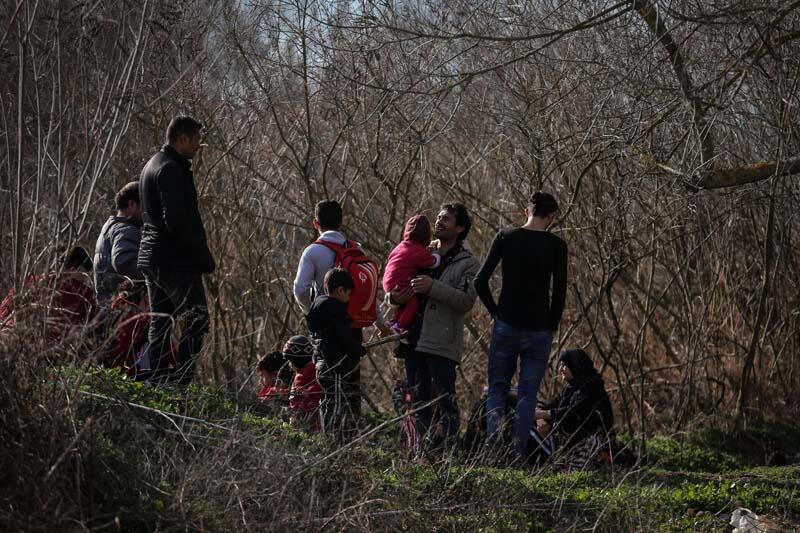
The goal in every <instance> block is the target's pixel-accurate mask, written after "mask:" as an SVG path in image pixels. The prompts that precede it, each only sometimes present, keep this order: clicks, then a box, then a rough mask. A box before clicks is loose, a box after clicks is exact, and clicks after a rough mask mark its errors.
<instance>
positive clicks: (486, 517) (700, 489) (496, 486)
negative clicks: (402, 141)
mask: <svg viewBox="0 0 800 533" xmlns="http://www.w3.org/2000/svg"><path fill="white" fill-rule="evenodd" d="M65 372H67V374H62V375H61V376H60V377H59V380H58V381H59V383H58V384H57V386H59V387H65V388H66V390H72V391H73V392H75V394H74V397H75V399H76V400H77V402H76V403H77V405H79V408H78V410H77V413H78V416H77V420H78V421H79V422H78V423H79V424H87V423H88V421H90V420H91V424H90V425H91V431H92V433H93V435H94V440H93V441H92V442H93V443H92V449H91V450H90V451H89V452H87V453H89V454H90V455H91V458H92V460H91V462H90V465H91V466H90V468H89V470H90V471H89V472H88V473H87V474H86V476H87V480H88V482H87V483H88V484H89V485H90V488H89V489H87V490H88V491H89V492H88V493H87V500H88V501H89V503H90V505H91V506H92V518H91V523H90V524H89V525H91V526H92V527H95V528H98V529H106V528H108V529H116V528H117V527H120V526H122V527H123V528H124V529H139V530H153V529H163V530H173V529H174V530H178V529H180V530H183V529H184V528H189V529H210V530H229V529H233V528H242V527H249V528H252V529H257V530H258V529H275V530H280V529H285V528H287V527H298V526H302V527H311V528H314V529H317V528H320V527H323V526H324V527H327V528H331V529H347V530H350V529H380V530H385V529H391V530H408V529H410V530H419V529H428V530H430V529H435V530H454V531H455V530H458V531H464V530H484V531H503V530H519V529H527V530H564V531H571V530H581V529H584V528H592V527H595V526H597V527H598V529H599V530H660V531H667V530H674V531H683V530H693V531H698V530H716V529H720V530H725V526H726V524H727V520H728V518H727V516H726V515H729V513H730V512H731V511H732V510H733V509H734V508H736V507H738V506H745V507H748V508H750V509H752V510H754V511H755V512H757V513H766V514H768V515H769V516H771V517H774V518H776V519H778V520H781V521H782V522H783V523H784V524H793V523H797V522H798V520H800V491H798V481H800V468H798V467H797V466H790V467H776V468H767V467H743V466H741V465H745V464H747V463H748V462H749V461H748V458H749V457H750V455H751V453H749V452H748V453H745V452H744V451H743V449H742V447H741V446H738V445H737V444H736V441H734V440H733V439H730V438H728V437H726V436H725V435H724V434H722V433H719V432H714V431H702V432H695V433H694V434H692V435H691V436H689V437H684V438H683V439H682V440H680V441H679V440H677V439H676V438H672V437H656V438H653V439H651V440H649V441H648V450H649V452H648V461H647V463H648V466H643V467H640V468H637V469H635V470H632V471H623V470H614V471H611V470H602V471H597V472H576V473H556V472H552V471H540V472H538V473H532V472H531V471H525V470H517V469H497V468H490V467H486V466H482V465H481V464H480V463H477V462H476V463H471V462H469V461H466V460H461V461H457V463H458V464H456V465H455V466H440V467H433V466H423V465H420V464H415V463H411V462H409V461H407V460H406V458H405V454H404V451H403V449H402V446H401V444H400V440H401V439H400V438H399V436H398V432H399V430H398V429H397V424H396V423H392V422H389V423H386V424H384V425H383V426H382V427H381V428H380V429H378V430H376V431H374V432H372V433H371V434H369V435H367V436H365V437H364V438H362V439H360V440H359V441H358V442H356V443H355V444H352V445H350V446H348V447H345V448H337V446H335V445H334V444H332V443H329V442H325V441H324V440H323V439H322V438H321V437H319V436H310V435H307V434H305V433H304V432H302V431H298V430H296V429H295V428H291V427H289V426H288V425H287V424H285V423H284V422H282V421H281V420H280V419H279V418H278V417H276V416H275V414H274V413H271V412H270V411H269V409H268V408H266V407H265V406H264V405H259V404H257V403H250V404H242V403H241V402H239V403H236V402H234V401H232V400H230V399H228V398H227V397H226V395H225V394H223V393H215V392H213V391H209V390H207V389H196V388H195V389H192V390H190V391H189V393H188V394H185V395H179V394H177V393H175V392H174V391H169V390H161V389H153V388H149V387H143V386H142V385H140V384H136V383H132V382H130V381H127V380H124V379H121V378H120V377H118V376H117V375H116V374H114V373H113V372H106V371H92V372H91V373H90V374H85V373H79V372H75V371H65ZM78 390H80V393H77V391H78ZM371 421H372V422H374V424H375V426H379V425H380V424H381V423H382V422H385V421H386V420H379V419H377V418H374V419H373V420H371ZM757 436H758V437H759V438H760V439H762V440H771V441H773V445H774V446H778V447H781V448H783V449H784V450H786V451H788V452H796V451H797V450H796V449H794V448H792V447H795V448H796V447H797V446H800V438H798V437H800V436H799V435H798V433H797V431H796V430H795V431H793V430H792V429H791V428H788V427H786V426H781V425H778V424H773V425H770V426H767V427H764V428H760V429H759V431H758V432H757Z"/></svg>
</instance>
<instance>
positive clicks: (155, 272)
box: [139, 116, 215, 385]
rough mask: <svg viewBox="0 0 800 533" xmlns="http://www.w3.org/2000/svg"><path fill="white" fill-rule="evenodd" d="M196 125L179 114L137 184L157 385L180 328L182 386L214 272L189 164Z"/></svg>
mask: <svg viewBox="0 0 800 533" xmlns="http://www.w3.org/2000/svg"><path fill="white" fill-rule="evenodd" d="M201 129H202V125H201V124H200V123H199V122H197V121H196V120H194V119H193V118H191V117H186V116H179V117H176V118H174V119H172V121H171V122H170V124H169V127H168V128H167V139H166V140H167V143H166V144H165V145H164V146H163V147H162V148H161V150H159V151H158V152H157V153H156V154H155V155H154V156H153V157H152V158H151V159H150V161H148V162H147V165H145V167H144V169H143V170H142V176H141V180H140V184H139V190H140V205H141V207H142V215H143V220H144V226H143V229H142V241H141V246H140V249H139V269H140V270H141V271H142V272H143V273H144V276H145V281H146V283H147V293H148V296H149V298H150V306H151V310H152V312H153V317H152V320H151V321H150V330H149V333H148V339H149V341H150V368H151V371H150V373H149V374H148V376H147V378H148V379H150V380H153V381H157V382H162V381H164V380H165V378H167V377H170V374H171V373H172V371H171V370H170V369H169V368H168V365H167V355H168V354H167V351H168V350H169V349H170V345H171V343H170V328H171V325H172V323H173V321H176V322H177V323H178V324H179V325H180V329H181V333H182V334H181V339H180V343H179V348H178V368H177V369H176V371H175V373H174V374H175V375H174V376H172V378H173V379H174V381H176V382H177V383H178V384H180V385H188V384H189V383H190V382H191V380H192V376H193V375H194V369H195V365H196V361H197V357H198V355H199V354H200V350H201V348H202V345H203V336H204V335H205V333H206V332H207V331H208V306H207V304H206V293H205V289H204V288H203V279H202V274H210V273H211V272H213V271H214V267H215V263H214V258H213V257H212V256H211V252H210V250H209V248H208V243H207V241H206V232H205V228H204V226H203V221H202V219H201V218H200V211H199V209H198V205H197V189H196V188H195V184H194V175H193V174H192V166H191V163H190V160H191V159H192V158H193V157H194V155H195V154H196V153H197V151H198V150H199V149H200V130H201Z"/></svg>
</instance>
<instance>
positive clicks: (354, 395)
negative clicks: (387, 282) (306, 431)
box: [306, 268, 366, 435]
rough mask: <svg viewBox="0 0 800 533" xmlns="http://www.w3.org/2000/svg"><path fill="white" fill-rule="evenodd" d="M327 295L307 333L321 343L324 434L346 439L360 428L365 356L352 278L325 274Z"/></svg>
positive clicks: (318, 363)
mask: <svg viewBox="0 0 800 533" xmlns="http://www.w3.org/2000/svg"><path fill="white" fill-rule="evenodd" d="M324 286H325V291H326V293H327V294H323V295H320V296H317V298H316V299H314V302H313V303H312V304H311V309H310V310H309V312H308V315H306V321H307V322H308V329H309V331H311V334H312V335H313V336H314V337H315V339H317V340H318V341H319V350H318V352H317V356H316V370H317V379H318V380H319V384H320V386H321V387H322V390H323V397H322V402H321V403H320V414H321V415H322V416H321V418H322V424H323V426H322V428H323V430H324V431H325V432H328V433H336V434H340V435H343V434H344V433H353V432H354V431H355V430H356V428H357V421H358V415H359V413H360V412H361V405H360V403H361V393H360V379H361V375H360V372H359V364H360V361H361V356H362V355H364V354H365V353H366V351H365V350H364V347H363V346H362V345H361V339H360V331H359V330H354V329H353V327H352V321H351V319H350V316H349V315H348V314H347V304H348V302H349V301H350V295H351V294H352V292H353V288H354V283H353V279H352V278H351V277H350V274H349V273H348V272H347V271H346V270H344V269H341V268H334V269H332V270H329V271H328V273H327V274H325V280H324Z"/></svg>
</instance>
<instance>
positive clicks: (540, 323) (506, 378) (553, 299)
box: [475, 192, 567, 460]
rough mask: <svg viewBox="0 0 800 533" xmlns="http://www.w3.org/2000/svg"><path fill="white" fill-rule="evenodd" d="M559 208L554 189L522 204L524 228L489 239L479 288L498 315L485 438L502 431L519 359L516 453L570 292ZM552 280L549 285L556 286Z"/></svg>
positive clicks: (524, 446) (523, 449)
mask: <svg viewBox="0 0 800 533" xmlns="http://www.w3.org/2000/svg"><path fill="white" fill-rule="evenodd" d="M557 213H558V203H557V202H556V200H555V198H553V196H552V195H550V194H547V193H543V192H537V193H536V194H534V195H533V197H532V198H531V201H530V203H529V205H528V207H527V209H526V210H525V214H526V217H527V221H526V222H525V224H524V225H523V226H522V227H519V228H510V229H505V230H501V231H500V232H499V233H498V234H497V236H496V237H495V239H494V242H492V247H491V249H490V251H489V255H488V256H487V258H486V261H485V262H484V263H483V266H482V267H481V270H480V272H478V276H477V277H476V278H475V287H476V289H477V291H478V296H480V299H481V301H482V302H483V304H484V305H485V306H486V309H488V310H489V314H491V315H492V317H493V318H494V328H493V329H492V342H491V346H490V347H489V369H488V374H489V392H488V398H487V402H486V403H487V405H486V413H487V416H486V422H487V423H486V426H487V427H486V432H487V440H488V444H490V445H496V444H498V443H499V441H500V438H501V436H502V427H501V426H502V423H503V418H504V416H505V410H506V397H507V395H508V390H509V387H510V386H511V379H512V378H513V377H514V372H515V371H516V369H517V357H518V356H519V360H520V371H519V396H518V399H517V416H516V420H515V421H514V459H515V460H520V459H523V458H525V457H526V456H527V454H528V439H529V433H530V431H531V426H532V425H533V417H534V410H535V408H536V395H537V393H538V391H539V383H540V382H541V381H542V376H543V375H544V371H545V368H546V367H547V359H548V356H549V355H550V348H551V347H552V345H553V337H554V336H555V334H556V329H558V323H559V322H560V321H561V313H562V312H563V310H564V300H565V298H566V293H567V244H566V243H565V242H564V241H563V240H561V239H560V238H559V237H556V236H555V235H553V234H552V233H549V232H548V231H547V230H548V228H549V227H550V225H551V224H552V223H553V220H554V219H555V217H556V214H557ZM501 261H502V273H503V285H502V289H501V291H500V301H499V302H498V303H496V302H495V300H494V298H493V297H492V292H491V290H490V289H489V278H490V277H491V276H492V273H493V272H494V270H495V268H496V267H497V264H498V263H500V262H501ZM551 283H552V292H551Z"/></svg>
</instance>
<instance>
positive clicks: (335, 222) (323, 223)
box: [314, 200, 342, 229]
mask: <svg viewBox="0 0 800 533" xmlns="http://www.w3.org/2000/svg"><path fill="white" fill-rule="evenodd" d="M314 219H315V220H316V221H317V222H318V223H319V227H320V228H322V229H339V226H341V225H342V206H341V205H339V202H337V201H336V200H322V201H321V202H319V203H318V204H317V206H316V207H315V208H314Z"/></svg>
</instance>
